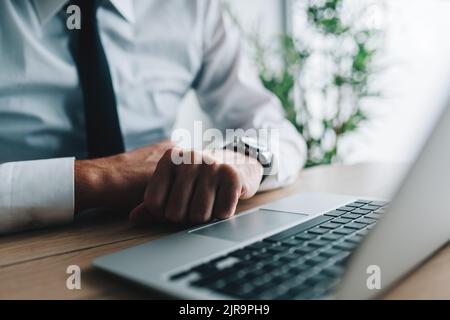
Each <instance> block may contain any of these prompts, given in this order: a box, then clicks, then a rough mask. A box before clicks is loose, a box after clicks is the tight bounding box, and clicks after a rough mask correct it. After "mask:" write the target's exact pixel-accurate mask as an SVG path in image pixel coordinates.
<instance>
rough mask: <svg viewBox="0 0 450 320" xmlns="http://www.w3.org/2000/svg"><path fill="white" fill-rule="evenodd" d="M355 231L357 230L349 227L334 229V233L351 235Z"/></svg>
mask: <svg viewBox="0 0 450 320" xmlns="http://www.w3.org/2000/svg"><path fill="white" fill-rule="evenodd" d="M353 232H355V230H353V229H347V228H340V229H336V230H333V233H336V234H343V235H349V234H352V233H353Z"/></svg>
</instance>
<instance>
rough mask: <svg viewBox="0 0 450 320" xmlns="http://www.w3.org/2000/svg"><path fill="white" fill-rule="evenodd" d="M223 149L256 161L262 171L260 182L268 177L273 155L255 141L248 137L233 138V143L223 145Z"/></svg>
mask: <svg viewBox="0 0 450 320" xmlns="http://www.w3.org/2000/svg"><path fill="white" fill-rule="evenodd" d="M224 149H227V150H233V151H234V152H239V153H242V154H245V155H246V156H249V157H252V158H254V159H256V160H258V162H259V163H260V164H261V166H262V167H263V170H264V171H263V179H262V181H264V179H265V178H266V177H267V176H268V175H270V173H271V171H272V166H273V154H272V152H270V151H269V150H268V149H267V146H266V145H264V144H262V143H260V142H258V140H257V139H255V138H253V137H248V136H234V139H233V141H231V142H230V143H228V144H227V145H225V147H224ZM262 181H261V182H262Z"/></svg>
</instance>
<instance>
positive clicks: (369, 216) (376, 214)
mask: <svg viewBox="0 0 450 320" xmlns="http://www.w3.org/2000/svg"><path fill="white" fill-rule="evenodd" d="M365 218H370V219H376V220H378V219H381V214H378V213H375V212H373V213H369V214H368V215H366V216H365Z"/></svg>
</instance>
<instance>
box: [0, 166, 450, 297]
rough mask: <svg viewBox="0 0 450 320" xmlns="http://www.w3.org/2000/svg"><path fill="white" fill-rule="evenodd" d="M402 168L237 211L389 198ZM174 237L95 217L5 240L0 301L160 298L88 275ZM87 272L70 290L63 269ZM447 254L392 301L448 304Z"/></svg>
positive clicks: (334, 181) (328, 181) (355, 174)
mask: <svg viewBox="0 0 450 320" xmlns="http://www.w3.org/2000/svg"><path fill="white" fill-rule="evenodd" d="M401 168H402V167H401V166H392V165H381V164H360V165H354V166H343V165H338V166H331V167H319V168H314V169H309V170H305V171H303V172H302V174H301V175H300V178H299V179H298V181H297V182H296V183H295V184H294V185H293V186H291V187H289V188H285V189H281V190H276V191H273V192H267V193H264V194H259V195H257V196H256V197H254V198H253V199H251V200H249V201H245V202H243V203H241V204H240V205H239V211H242V210H245V209H249V208H252V207H255V206H258V205H261V204H263V203H266V202H269V201H272V200H275V199H278V198H281V197H283V196H287V195H290V194H293V193H296V192H305V191H309V192H311V191H320V192H335V193H344V194H353V195H357V196H367V195H369V196H376V197H387V196H389V195H390V194H391V191H392V190H393V188H394V187H395V181H396V179H397V177H399V176H400V175H401V174H402V171H403V170H401ZM174 231H176V228H174V227H171V226H154V227H149V228H140V229H137V228H131V227H130V226H129V225H128V224H127V222H126V221H125V220H123V219H120V218H109V219H105V218H104V217H95V218H92V219H90V220H88V221H78V222H76V223H75V224H73V225H71V226H67V227H64V228H56V229H50V230H41V231H36V232H31V233H25V234H18V235H12V236H8V237H0V298H2V299H5V298H6V299H17V298H18V299H23V298H26V299H30V298H31V299H108V298H118V299H120V298H153V297H158V296H157V295H156V294H154V293H150V292H148V291H145V290H143V289H141V288H137V287H136V286H134V285H130V284H129V283H127V282H125V281H121V280H118V279H116V278H113V277H111V276H108V275H106V274H104V273H102V272H100V271H98V270H94V269H93V268H92V267H91V262H92V260H93V259H94V258H95V257H97V256H100V255H104V254H107V253H111V252H114V251H117V250H120V249H124V248H127V247H130V246H133V245H137V244H140V243H143V242H146V241H149V240H152V239H156V238H158V237H161V236H163V235H166V234H168V233H170V232H174ZM69 265H78V266H80V267H81V269H82V289H81V290H73V291H70V290H68V289H66V279H67V277H68V275H67V274H66V268H67V267H68V266H69ZM449 283H450V246H449V247H446V248H444V249H443V250H441V251H440V252H439V253H438V254H437V255H436V256H435V257H433V258H432V259H431V260H430V261H429V262H427V263H426V264H424V265H423V266H422V267H420V268H419V269H418V270H417V271H415V272H413V273H412V274H411V275H410V276H409V277H407V278H406V279H405V280H404V281H403V282H401V283H400V285H398V286H396V287H395V288H394V289H393V290H392V291H391V292H389V293H388V294H387V298H392V299H399V298H400V299H401V298H447V299H448V298H450V286H449V285H448V284H449Z"/></svg>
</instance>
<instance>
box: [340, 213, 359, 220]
mask: <svg viewBox="0 0 450 320" xmlns="http://www.w3.org/2000/svg"><path fill="white" fill-rule="evenodd" d="M359 217H361V215H360V214H355V213H346V214H344V215H343V216H342V218H347V219H352V220H354V219H358V218H359Z"/></svg>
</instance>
